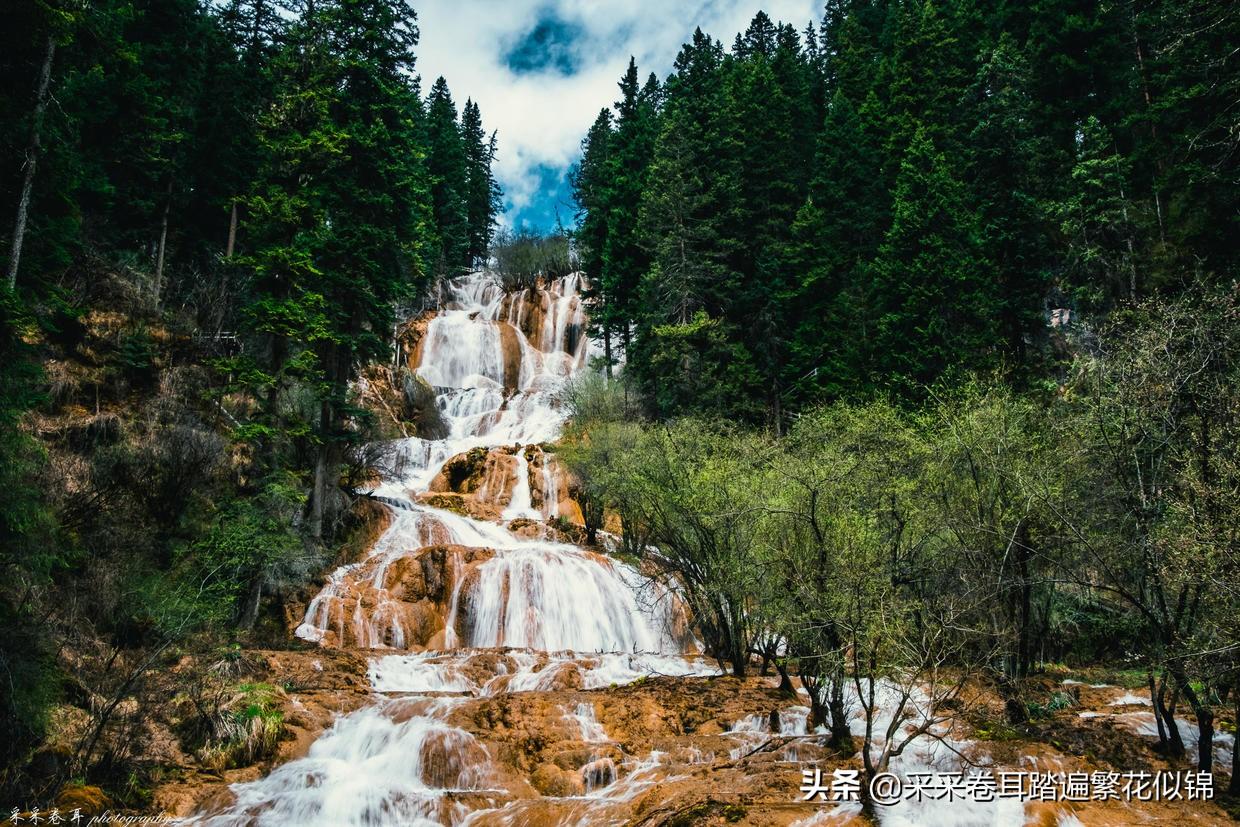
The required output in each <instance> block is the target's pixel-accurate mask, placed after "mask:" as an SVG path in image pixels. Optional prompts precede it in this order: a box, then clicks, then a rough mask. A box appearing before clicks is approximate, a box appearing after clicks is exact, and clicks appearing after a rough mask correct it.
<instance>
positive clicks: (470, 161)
mask: <svg viewBox="0 0 1240 827" xmlns="http://www.w3.org/2000/svg"><path fill="white" fill-rule="evenodd" d="M461 137H462V140H463V141H464V143H465V188H466V192H467V196H466V201H467V206H466V212H467V214H468V222H469V249H468V250H467V251H466V257H467V258H468V261H469V265H470V266H477V264H478V263H480V262H484V261H486V259H487V255H488V251H489V250H490V246H491V235H492V234H493V233H494V231H495V223H496V216H497V215H498V214H499V210H500V207H501V201H500V199H501V196H502V193H501V190H500V187H499V184H498V183H497V182H496V180H495V176H494V175H493V174H492V172H491V164H492V162H493V161H494V160H495V151H496V140H495V135H491V137H490V138H488V137H487V135H486V132H485V131H484V130H483V128H482V113H481V112H479V110H478V105H477V104H476V103H474V102H473V101H471V100H467V101H465V109H464V110H463V112H462V114H461Z"/></svg>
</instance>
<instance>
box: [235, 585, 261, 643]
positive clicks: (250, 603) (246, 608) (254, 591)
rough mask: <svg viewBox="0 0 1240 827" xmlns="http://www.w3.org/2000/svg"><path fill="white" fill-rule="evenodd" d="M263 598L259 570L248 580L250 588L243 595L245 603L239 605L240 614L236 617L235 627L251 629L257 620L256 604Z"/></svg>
mask: <svg viewBox="0 0 1240 827" xmlns="http://www.w3.org/2000/svg"><path fill="white" fill-rule="evenodd" d="M262 599H263V575H262V573H261V572H259V573H258V574H255V575H254V579H253V580H251V581H250V588H249V590H248V592H247V593H246V596H245V603H244V604H243V605H242V607H241V614H240V616H238V618H237V628H239V629H253V628H254V622H255V621H256V620H258V606H259V603H260V602H261V601H262Z"/></svg>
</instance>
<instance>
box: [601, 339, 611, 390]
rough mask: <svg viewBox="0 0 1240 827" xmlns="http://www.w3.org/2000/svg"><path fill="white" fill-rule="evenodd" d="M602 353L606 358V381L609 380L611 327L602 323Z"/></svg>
mask: <svg viewBox="0 0 1240 827" xmlns="http://www.w3.org/2000/svg"><path fill="white" fill-rule="evenodd" d="M603 355H604V357H605V358H606V359H607V381H608V382H610V381H611V327H610V326H608V325H603Z"/></svg>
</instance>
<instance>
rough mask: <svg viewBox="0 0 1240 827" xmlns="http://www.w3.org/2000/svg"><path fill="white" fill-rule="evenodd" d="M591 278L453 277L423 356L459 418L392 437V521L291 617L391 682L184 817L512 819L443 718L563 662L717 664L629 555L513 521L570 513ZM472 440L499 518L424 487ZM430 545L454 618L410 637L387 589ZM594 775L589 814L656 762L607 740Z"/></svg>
mask: <svg viewBox="0 0 1240 827" xmlns="http://www.w3.org/2000/svg"><path fill="white" fill-rule="evenodd" d="M581 287H582V285H581V282H580V280H579V278H578V277H577V276H575V275H572V276H568V277H566V278H562V279H558V280H555V281H552V282H550V283H548V284H545V285H542V286H540V287H539V288H537V289H528V290H524V291H520V292H505V291H504V290H503V288H502V287H501V286H500V285H499V283H498V282H497V281H496V280H495V278H494V277H493V276H491V275H489V274H488V273H485V272H479V273H472V274H469V275H467V276H462V277H460V278H458V279H455V280H452V281H450V282H448V283H447V284H446V289H445V298H444V302H443V306H442V307H441V308H440V310H439V311H438V313H437V314H436V315H435V316H434V317H433V318H432V319H431V321H430V323H429V326H428V327H427V329H426V331H425V333H424V334H423V337H422V340H421V342H420V344H419V350H418V354H419V358H418V360H417V367H416V370H417V374H418V376H419V377H420V378H421V379H423V380H425V381H426V382H427V383H428V384H429V385H431V386H432V387H433V388H434V389H435V393H436V397H437V401H438V406H439V409H440V411H441V413H442V415H443V419H444V421H445V423H446V426H447V430H448V433H447V435H446V437H444V438H443V439H436V440H428V439H418V438H411V439H406V440H400V441H397V442H396V443H393V444H392V445H391V446H390V452H389V453H390V455H391V458H392V460H393V466H394V467H396V468H397V469H399V470H398V471H396V472H395V473H393V474H391V475H389V476H388V477H387V478H385V479H384V480H383V481H382V483H381V484H379V485H377V486H376V487H375V489H374V491H373V492H372V493H373V495H374V496H376V497H378V498H380V499H382V500H383V501H384V502H385V503H387V505H388V506H389V507H390V508H391V510H392V515H393V516H392V522H391V525H390V526H389V527H388V529H387V530H386V531H385V533H384V534H383V535H382V536H381V537H380V538H379V540H378V541H377V542H376V543H375V544H374V546H373V547H372V548H371V550H370V551H369V553H368V554H367V556H366V557H365V558H364V559H363V560H361V561H359V562H356V563H353V564H350V565H346V566H343V567H341V568H340V569H338V570H336V571H335V572H333V573H332V574H331V575H329V577H328V578H327V582H326V584H325V586H324V587H323V589H322V591H321V592H320V593H319V594H318V595H317V596H316V597H315V598H314V600H313V601H312V602H311V603H310V605H309V607H308V609H307V611H306V615H305V619H304V621H303V622H302V623H301V625H300V626H299V627H298V629H297V630H296V634H297V635H298V636H299V637H301V638H304V639H306V640H308V641H315V642H319V643H320V644H322V645H335V646H350V647H356V648H362V649H367V650H372V651H371V655H372V659H371V666H370V675H369V677H370V681H371V685H372V687H373V688H374V690H375V691H376V693H380V694H378V696H377V699H376V700H375V702H374V703H373V704H371V705H369V706H367V707H365V708H364V709H362V710H360V711H358V712H355V713H352V714H349V715H343V716H341V717H339V718H338V719H337V720H336V721H335V723H334V724H333V726H332V727H331V728H330V729H329V730H328V731H327V732H325V733H324V734H323V735H322V736H320V737H319V739H318V740H317V741H316V742H315V743H314V744H312V745H311V747H310V750H309V752H308V754H306V755H305V756H303V757H301V758H298V759H295V760H293V761H290V762H288V763H286V764H284V765H282V766H280V767H278V768H276V769H275V770H274V771H273V772H271V773H270V774H269V775H268V776H266V777H264V778H261V779H259V780H257V781H253V782H250V783H245V784H236V785H233V787H232V792H233V794H234V796H235V800H234V801H233V802H231V803H230V804H228V805H227V806H225V807H223V808H221V809H217V810H215V811H210V812H204V813H201V814H199V815H197V816H195V817H193V819H191V823H195V824H202V825H211V827H224V825H238V826H239V825H282V826H283V825H298V827H313V826H314V825H323V826H324V827H346V825H359V826H360V825H388V824H459V823H466V822H468V823H510V822H512V820H513V817H514V815H515V813H514V812H512V811H511V810H513V809H514V808H516V809H519V806H520V804H521V802H519V801H516V800H514V799H513V797H512V796H511V795H510V794H509V792H508V791H507V790H505V789H504V786H503V783H502V781H501V780H499V779H498V775H497V773H496V772H495V771H494V764H493V756H490V755H489V754H488V752H487V748H486V746H485V745H483V744H482V743H481V742H480V741H479V740H478V739H477V738H475V736H474V735H471V734H470V733H469V732H466V731H465V730H463V729H461V728H459V727H456V726H453V725H452V724H450V723H449V718H450V716H451V714H452V712H453V710H454V708H456V707H458V705H460V704H462V703H464V702H466V701H468V700H469V698H470V696H486V695H494V694H497V693H502V692H520V691H530V690H541V689H548V688H551V687H553V686H556V685H562V684H563V682H564V681H565V680H566V678H571V679H572V680H571V681H570V683H569V685H573V686H578V687H580V688H583V689H589V688H593V687H602V686H610V685H616V684H622V683H626V682H631V681H633V680H636V679H638V678H640V677H642V676H643V675H647V674H651V673H658V674H663V675H668V674H672V675H690V674H713V673H715V671H716V670H715V669H714V667H713V665H707V664H703V663H702V662H700V661H696V660H693V659H691V658H688V657H685V654H686V651H687V649H689V648H691V642H689V641H687V640H686V638H685V636H684V634H683V632H682V633H680V634H677V632H676V631H675V622H674V620H675V618H674V615H675V611H674V609H675V607H674V606H673V602H674V599H673V598H672V597H671V596H670V595H667V594H659V593H655V592H653V591H651V589H650V588H649V587H648V586H646V585H644V584H643V579H642V578H641V577H640V575H639V573H638V572H637V571H635V570H634V569H633V568H632V567H630V566H628V565H626V564H624V563H622V562H620V561H617V560H614V559H612V558H610V557H608V556H606V555H603V554H599V553H597V552H594V551H590V550H586V549H583V548H579V547H576V546H573V545H569V544H566V543H561V542H553V541H548V540H543V539H530V538H529V536H528V535H529V533H530V532H528V531H525V532H522V535H524V536H521V535H518V533H516V531H515V529H516V528H518V527H519V526H517V525H516V524H513V526H512V528H510V527H509V525H508V524H509V523H510V521H513V520H520V521H527V522H528V521H535V522H537V521H545V520H548V519H552V518H556V517H560V516H562V514H563V512H564V510H565V506H566V505H569V504H570V503H571V500H570V499H569V498H568V497H567V495H565V494H564V493H563V492H564V491H566V487H565V484H564V480H563V475H562V472H561V470H560V466H559V465H558V464H556V463H555V461H554V459H553V458H552V457H551V455H550V454H549V453H547V452H544V450H543V447H542V446H544V445H546V444H547V443H550V442H553V441H554V440H555V439H556V438H557V437H558V435H559V432H560V428H561V425H562V424H563V419H564V412H563V410H562V408H561V406H560V405H559V402H558V392H559V390H560V389H561V387H562V386H563V383H564V382H565V381H566V380H568V379H570V378H571V377H572V376H573V375H574V374H576V373H578V372H579V371H581V370H583V369H584V368H585V365H586V361H587V357H588V350H589V347H590V343H589V340H588V337H587V336H586V334H585V321H586V319H585V315H584V311H583V307H582V301H581V294H580V293H581ZM474 449H483V450H484V451H485V452H487V456H488V460H487V461H488V463H489V465H488V469H489V470H488V473H487V476H486V479H485V480H484V482H483V483H482V486H481V487H480V488H479V489H478V491H477V492H475V494H474V496H475V499H478V500H486V501H489V502H491V503H493V505H494V507H495V508H497V509H499V511H498V518H497V519H493V520H487V519H479V518H476V517H471V516H465V515H463V514H461V513H458V512H457V511H450V510H446V509H443V508H437V507H434V506H432V505H430V504H428V503H427V502H425V500H426V499H427V497H426V496H424V495H427V494H428V492H430V491H431V490H432V487H433V486H434V485H435V484H436V483H435V480H436V478H437V477H440V479H441V480H442V475H441V473H440V472H441V470H442V469H443V467H444V464H445V463H446V462H447V461H448V460H450V459H452V458H453V457H457V456H459V455H461V454H463V453H465V452H469V451H472V450H474ZM531 460H534V465H532V464H531ZM535 493H537V495H538V497H537V500H536V499H535V496H534V495H535ZM566 501H567V502H566ZM429 546H441V547H445V548H447V549H450V551H448V552H446V553H445V554H444V556H443V558H442V563H441V564H440V566H439V568H438V569H436V570H433V571H431V572H430V574H429V575H427V576H429V577H431V578H432V579H435V578H438V579H442V580H444V581H450V582H451V587H450V590H447V593H448V595H449V596H448V597H447V598H446V601H445V602H446V604H447V610H446V612H445V613H444V617H443V619H442V622H441V625H442V629H441V630H440V631H438V632H437V633H436V634H435V636H434V637H433V640H432V641H431V643H430V644H429V645H427V646H425V647H423V646H418V645H416V644H414V643H413V641H414V638H415V636H416V635H417V634H419V624H418V623H417V622H415V619H411V616H410V614H409V610H408V606H407V604H406V603H404V602H402V601H401V600H400V599H399V596H398V595H396V594H394V593H393V591H392V589H393V574H394V573H395V572H396V571H397V570H398V569H399V568H400V567H402V566H407V565H408V564H409V563H410V561H411V560H415V559H421V558H419V557H418V552H419V551H422V550H425V549H426V548H427V547H429ZM422 625H425V624H422ZM497 650H498V651H497ZM569 673H575V674H571V675H570V674H569ZM443 693H457V694H452V695H447V694H443ZM566 717H567V718H568V719H571V720H572V721H573V722H574V726H579V727H580V729H581V731H582V737H583V740H585V741H588V742H603V741H606V738H607V736H606V734H605V732H604V731H603V728H602V727H601V726H600V725H599V724H598V722H597V720H596V719H595V716H594V710H593V708H592V707H591V706H590V705H588V704H581V705H578V706H576V707H575V708H573V709H572V710H571V711H568V710H566ZM583 773H584V776H583V777H584V780H585V789H586V791H587V792H586V795H585V796H584V797H583V799H582V802H581V806H580V807H578V808H577V812H578V813H579V814H580V818H581V819H582V820H583V823H595V822H596V821H598V820H599V819H596V818H594V817H592V816H591V815H590V813H591V812H593V810H592V808H593V807H594V806H595V802H597V803H599V804H606V803H607V802H608V801H609V800H612V799H615V798H617V797H621V798H622V797H624V796H627V795H630V794H632V792H633V791H634V790H635V789H638V788H640V787H641V786H642V785H643V784H646V785H648V784H649V783H651V781H650V780H649V778H650V768H648V767H645V766H635V767H632V768H630V771H629V772H628V773H627V777H626V778H625V779H623V780H621V779H619V778H618V773H617V769H616V767H615V765H614V763H613V762H612V760H611V759H610V758H608V759H599V760H598V761H595V762H592V763H591V764H590V765H589V766H588V767H584V768H583ZM510 805H511V806H510ZM599 815H600V816H601V813H600V814H599ZM602 820H606V819H602Z"/></svg>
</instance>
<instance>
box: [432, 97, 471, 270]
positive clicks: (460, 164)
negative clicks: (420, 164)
mask: <svg viewBox="0 0 1240 827" xmlns="http://www.w3.org/2000/svg"><path fill="white" fill-rule="evenodd" d="M426 136H427V150H428V155H427V169H428V170H429V172H430V176H431V197H432V201H433V203H434V214H435V225H436V227H437V228H438V231H439V242H440V259H439V262H438V264H437V269H438V271H439V272H440V273H444V274H449V275H452V274H455V273H457V272H459V271H460V270H462V269H464V268H466V267H468V266H469V263H470V262H469V255H468V254H469V248H470V243H469V205H468V198H467V196H468V193H467V191H466V181H467V176H468V161H467V159H466V155H465V142H464V140H463V139H462V136H461V127H460V124H459V123H457V117H456V104H455V103H453V102H452V93H451V92H449V91H448V82H447V81H446V80H444V79H443V78H442V77H440V78H438V79H437V80H436V81H435V84H434V85H433V86H432V87H431V93H430V96H429V98H428V99H427V105H426Z"/></svg>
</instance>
